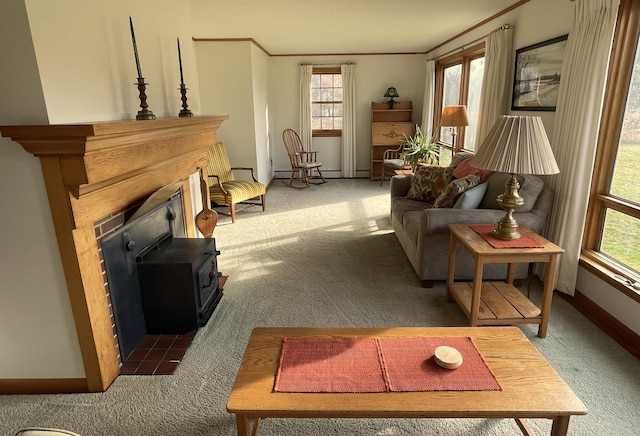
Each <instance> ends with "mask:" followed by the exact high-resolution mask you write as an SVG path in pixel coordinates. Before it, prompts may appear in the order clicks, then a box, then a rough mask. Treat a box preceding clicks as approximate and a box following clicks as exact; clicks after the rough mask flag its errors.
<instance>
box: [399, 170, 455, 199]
mask: <svg viewBox="0 0 640 436" xmlns="http://www.w3.org/2000/svg"><path fill="white" fill-rule="evenodd" d="M452 178H453V168H451V167H441V166H436V165H418V167H417V168H416V171H415V173H414V174H413V177H412V179H411V189H409V192H408V193H407V198H410V199H411V200H418V201H426V202H429V203H433V202H434V201H436V199H437V198H438V197H439V196H440V194H441V193H442V191H443V190H444V189H445V188H446V187H447V185H448V184H449V182H450V181H451V179H452Z"/></svg>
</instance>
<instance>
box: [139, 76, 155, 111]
mask: <svg viewBox="0 0 640 436" xmlns="http://www.w3.org/2000/svg"><path fill="white" fill-rule="evenodd" d="M134 85H136V86H137V87H138V91H139V92H140V95H139V97H140V107H141V108H142V110H140V111H138V115H136V120H155V119H156V116H155V115H154V114H153V112H151V111H150V110H149V109H147V108H148V107H149V105H147V94H146V90H147V85H148V83H145V81H144V77H138V83H134Z"/></svg>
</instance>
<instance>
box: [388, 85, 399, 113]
mask: <svg viewBox="0 0 640 436" xmlns="http://www.w3.org/2000/svg"><path fill="white" fill-rule="evenodd" d="M384 96H385V97H388V98H391V100H389V109H393V104H394V103H395V101H393V99H394V98H399V97H400V95H398V91H397V90H396V88H394V87H393V86H390V87H389V88H387V92H385V93H384Z"/></svg>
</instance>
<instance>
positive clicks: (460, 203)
mask: <svg viewBox="0 0 640 436" xmlns="http://www.w3.org/2000/svg"><path fill="white" fill-rule="evenodd" d="M487 186H489V184H488V183H487V182H484V183H480V184H479V185H478V186H474V187H473V188H471V189H469V190H468V191H465V192H463V193H462V195H461V196H460V197H458V199H457V200H456V203H455V204H454V205H453V208H454V209H477V208H478V206H480V203H481V202H482V199H483V198H484V195H485V194H486V192H487Z"/></svg>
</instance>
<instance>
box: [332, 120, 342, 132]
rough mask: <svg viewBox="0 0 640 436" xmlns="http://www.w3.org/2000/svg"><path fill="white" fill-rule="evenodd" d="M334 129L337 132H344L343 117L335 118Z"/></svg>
mask: <svg viewBox="0 0 640 436" xmlns="http://www.w3.org/2000/svg"><path fill="white" fill-rule="evenodd" d="M333 128H334V129H337V130H342V117H334V118H333Z"/></svg>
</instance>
